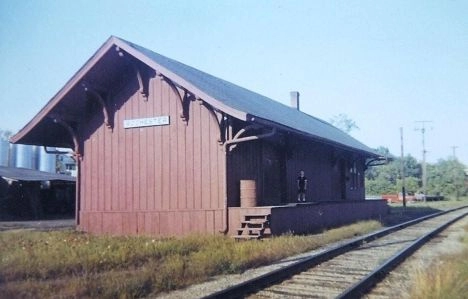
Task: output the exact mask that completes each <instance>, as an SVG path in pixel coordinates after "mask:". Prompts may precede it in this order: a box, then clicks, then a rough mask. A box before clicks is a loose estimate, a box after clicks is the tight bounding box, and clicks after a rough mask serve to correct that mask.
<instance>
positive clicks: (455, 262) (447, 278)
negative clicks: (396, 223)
mask: <svg viewBox="0 0 468 299" xmlns="http://www.w3.org/2000/svg"><path fill="white" fill-rule="evenodd" d="M464 230H465V232H467V231H468V226H465V227H464ZM461 242H462V243H463V251H462V252H461V253H458V254H454V255H449V256H446V257H444V258H442V260H440V261H439V262H437V263H433V264H432V265H431V266H430V267H429V268H427V269H425V268H423V267H421V268H420V269H418V270H416V273H415V275H414V284H413V287H412V289H411V291H410V296H409V297H410V298H415V299H423V298H424V299H436V298H437V299H439V298H440V299H453V298H467V297H466V296H467V294H468V237H467V236H466V234H465V235H464V236H463V237H462V238H461Z"/></svg>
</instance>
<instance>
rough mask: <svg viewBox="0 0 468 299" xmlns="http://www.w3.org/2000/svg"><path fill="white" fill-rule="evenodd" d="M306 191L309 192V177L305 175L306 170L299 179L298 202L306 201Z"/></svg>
mask: <svg viewBox="0 0 468 299" xmlns="http://www.w3.org/2000/svg"><path fill="white" fill-rule="evenodd" d="M306 191H307V177H306V176H305V174H304V170H301V171H300V172H299V176H298V177H297V201H299V202H300V201H301V199H302V201H303V202H305V201H306Z"/></svg>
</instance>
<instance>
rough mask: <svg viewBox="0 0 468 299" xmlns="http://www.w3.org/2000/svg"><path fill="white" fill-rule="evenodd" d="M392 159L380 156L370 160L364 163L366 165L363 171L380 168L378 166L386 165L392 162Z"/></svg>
mask: <svg viewBox="0 0 468 299" xmlns="http://www.w3.org/2000/svg"><path fill="white" fill-rule="evenodd" d="M392 160H393V159H392V158H390V157H385V156H380V157H377V158H372V159H370V160H368V161H367V162H366V165H365V167H364V170H366V169H367V168H369V167H371V166H380V165H385V164H388V162H390V161H392Z"/></svg>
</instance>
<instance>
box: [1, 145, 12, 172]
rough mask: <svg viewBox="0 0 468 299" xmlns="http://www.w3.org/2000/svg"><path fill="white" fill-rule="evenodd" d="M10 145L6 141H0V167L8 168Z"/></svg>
mask: <svg viewBox="0 0 468 299" xmlns="http://www.w3.org/2000/svg"><path fill="white" fill-rule="evenodd" d="M9 158H10V143H9V142H8V141H7V140H3V139H0V166H9V165H8V164H9V163H8V160H9Z"/></svg>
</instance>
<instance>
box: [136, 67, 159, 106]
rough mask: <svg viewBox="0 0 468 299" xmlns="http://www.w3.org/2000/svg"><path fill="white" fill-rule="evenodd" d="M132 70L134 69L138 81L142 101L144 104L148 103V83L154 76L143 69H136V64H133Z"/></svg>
mask: <svg viewBox="0 0 468 299" xmlns="http://www.w3.org/2000/svg"><path fill="white" fill-rule="evenodd" d="M133 68H134V69H135V73H136V76H137V79H138V86H139V89H140V93H141V95H142V96H143V100H144V101H145V102H146V101H148V96H149V83H150V80H151V78H152V77H154V75H155V74H154V72H152V71H149V70H148V69H147V68H145V67H138V66H137V65H136V64H133Z"/></svg>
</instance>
